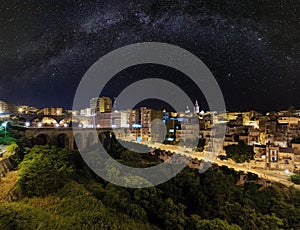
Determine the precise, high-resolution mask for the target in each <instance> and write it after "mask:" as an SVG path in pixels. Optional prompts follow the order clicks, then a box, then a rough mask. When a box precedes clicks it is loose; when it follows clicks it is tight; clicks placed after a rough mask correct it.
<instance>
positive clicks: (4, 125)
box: [2, 121, 7, 141]
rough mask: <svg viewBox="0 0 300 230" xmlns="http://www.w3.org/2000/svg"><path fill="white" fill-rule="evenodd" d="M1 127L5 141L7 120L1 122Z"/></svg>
mask: <svg viewBox="0 0 300 230" xmlns="http://www.w3.org/2000/svg"><path fill="white" fill-rule="evenodd" d="M2 127H4V140H5V141H6V127H7V121H5V122H3V123H2Z"/></svg>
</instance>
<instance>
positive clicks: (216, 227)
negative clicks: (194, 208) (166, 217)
mask: <svg viewBox="0 0 300 230" xmlns="http://www.w3.org/2000/svg"><path fill="white" fill-rule="evenodd" d="M189 221H190V223H189V224H190V228H191V229H196V230H198V229H199V230H211V229H213V230H240V229H241V228H240V227H239V226H238V225H236V224H232V225H230V224H228V222H227V221H226V220H220V219H218V218H216V219H213V220H206V219H201V217H200V216H198V215H192V216H191V218H190V220H189Z"/></svg>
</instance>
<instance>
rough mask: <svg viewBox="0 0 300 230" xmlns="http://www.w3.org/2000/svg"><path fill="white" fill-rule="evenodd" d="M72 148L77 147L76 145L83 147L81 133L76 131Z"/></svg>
mask: <svg viewBox="0 0 300 230" xmlns="http://www.w3.org/2000/svg"><path fill="white" fill-rule="evenodd" d="M73 146H74V149H78V146H79V147H80V148H82V147H83V135H82V134H81V133H76V134H75V136H74V144H73Z"/></svg>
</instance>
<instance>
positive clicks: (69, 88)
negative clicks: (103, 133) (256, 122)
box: [0, 0, 300, 110]
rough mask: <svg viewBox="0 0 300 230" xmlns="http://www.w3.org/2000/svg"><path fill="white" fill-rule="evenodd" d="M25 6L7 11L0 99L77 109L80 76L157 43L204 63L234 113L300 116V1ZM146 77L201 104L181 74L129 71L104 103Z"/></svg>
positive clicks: (0, 37) (2, 11) (1, 27)
mask: <svg viewBox="0 0 300 230" xmlns="http://www.w3.org/2000/svg"><path fill="white" fill-rule="evenodd" d="M19 2H20V3H18V4H16V3H15V1H11V0H2V1H1V3H0V80H1V81H0V99H3V100H6V101H8V102H11V103H15V104H28V105H33V106H38V107H46V106H62V107H64V108H71V107H72V102H73V96H74V94H75V91H76V88H77V85H78V84H79V82H80V80H81V78H82V76H83V75H84V73H85V72H86V71H87V70H88V69H89V67H90V66H91V65H92V64H93V63H94V62H95V61H97V60H98V59H99V58H100V57H102V56H103V55H105V54H107V53H108V52H110V51H112V50H114V49H116V48H119V47H121V46H124V45H129V44H132V43H136V42H146V41H155V42H166V43H170V44H174V45H178V46H180V47H182V48H185V49H187V50H188V51H190V52H192V53H194V54H195V55H197V56H198V57H199V58H200V59H201V60H202V61H203V62H204V63H205V64H206V65H207V66H208V67H209V68H210V70H211V71H212V73H213V74H214V76H215V77H216V79H217V81H218V83H219V85H220V87H221V89H222V92H223V94H224V98H225V102H226V105H227V108H228V109H230V110H238V109H256V110H278V109H282V108H287V107H288V106H290V105H293V106H295V107H297V108H300V100H299V99H300V97H299V95H300V93H299V91H300V78H299V75H300V74H299V61H300V34H299V31H300V16H299V15H300V14H299V12H300V3H299V1H297V0H290V1H289V0H285V1H284V0H260V1H258V0H256V1H255V0H248V1H240V0H230V1H229V0H215V1H214V0H195V1H172V2H171V1H166V0H162V1H151V0H148V1H139V2H138V1H134V2H129V1H100V2H97V3H96V2H95V1H62V0H59V1H40V0H39V1H19ZM176 2H178V3H176ZM147 77H159V78H164V79H167V80H171V81H173V82H174V83H176V84H180V86H181V87H182V88H183V89H184V90H185V91H187V93H188V94H189V95H190V97H191V99H192V100H195V99H198V100H199V101H200V102H201V103H202V101H203V98H202V95H201V92H199V90H197V88H195V86H194V85H193V84H192V83H191V82H189V81H188V80H187V78H186V77H184V76H183V74H181V73H178V71H175V70H172V69H170V68H167V67H162V66H153V65H145V66H144V65H142V66H137V67H132V68H129V69H127V70H124V71H122V72H121V73H119V74H118V75H117V76H116V77H115V78H114V79H115V81H112V82H111V83H110V84H109V85H108V86H107V87H106V89H105V91H104V92H103V93H102V94H103V95H104V94H105V95H108V96H110V97H114V96H117V94H118V93H119V92H120V91H121V90H122V89H123V88H124V87H126V86H127V85H128V84H130V83H132V82H134V81H136V80H138V79H142V78H147ZM203 103H204V102H203ZM86 105H88V102H87V104H86Z"/></svg>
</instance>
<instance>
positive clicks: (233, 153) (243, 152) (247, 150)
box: [225, 141, 254, 163]
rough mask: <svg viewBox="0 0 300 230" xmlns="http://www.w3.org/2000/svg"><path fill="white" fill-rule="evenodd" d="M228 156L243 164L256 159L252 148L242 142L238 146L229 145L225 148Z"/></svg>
mask: <svg viewBox="0 0 300 230" xmlns="http://www.w3.org/2000/svg"><path fill="white" fill-rule="evenodd" d="M225 151H226V155H227V157H228V158H231V159H232V160H234V161H235V162H237V163H243V162H245V161H248V160H253V159H254V152H253V148H252V146H249V145H247V144H245V143H244V142H242V141H240V142H239V143H238V144H237V145H228V146H226V147H225Z"/></svg>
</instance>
